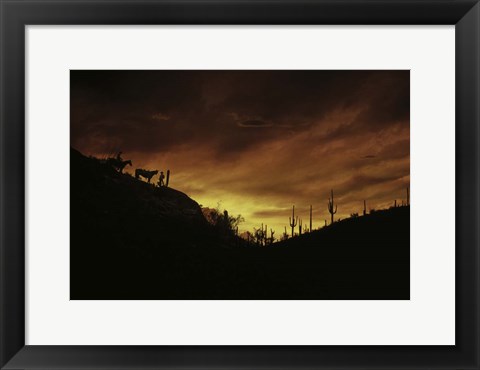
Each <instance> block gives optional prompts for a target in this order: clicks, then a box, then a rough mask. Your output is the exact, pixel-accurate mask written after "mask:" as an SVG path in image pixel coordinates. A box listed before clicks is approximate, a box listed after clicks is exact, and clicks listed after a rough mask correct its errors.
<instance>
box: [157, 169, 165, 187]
mask: <svg viewBox="0 0 480 370" xmlns="http://www.w3.org/2000/svg"><path fill="white" fill-rule="evenodd" d="M164 179H165V175H164V174H163V171H160V177H159V178H158V186H165V183H164V181H163V180H164Z"/></svg>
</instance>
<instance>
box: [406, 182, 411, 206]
mask: <svg viewBox="0 0 480 370" xmlns="http://www.w3.org/2000/svg"><path fill="white" fill-rule="evenodd" d="M409 205H410V188H409V187H408V186H407V206H409Z"/></svg>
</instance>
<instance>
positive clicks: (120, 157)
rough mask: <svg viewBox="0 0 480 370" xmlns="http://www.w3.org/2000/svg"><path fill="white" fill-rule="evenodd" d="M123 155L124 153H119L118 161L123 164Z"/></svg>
mask: <svg viewBox="0 0 480 370" xmlns="http://www.w3.org/2000/svg"><path fill="white" fill-rule="evenodd" d="M122 154H123V153H122V152H118V153H117V161H119V162H123V158H122Z"/></svg>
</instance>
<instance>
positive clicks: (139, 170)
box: [135, 168, 158, 182]
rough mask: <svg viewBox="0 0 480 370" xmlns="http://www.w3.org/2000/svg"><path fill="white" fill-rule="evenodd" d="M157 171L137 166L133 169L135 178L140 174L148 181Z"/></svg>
mask: <svg viewBox="0 0 480 370" xmlns="http://www.w3.org/2000/svg"><path fill="white" fill-rule="evenodd" d="M157 173H158V170H154V171H148V170H144V169H142V168H137V169H136V170H135V178H136V179H138V178H139V177H140V176H142V177H144V178H146V179H147V181H148V182H150V180H151V179H152V177H153V176H155V175H156V174H157Z"/></svg>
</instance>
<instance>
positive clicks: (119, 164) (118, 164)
mask: <svg viewBox="0 0 480 370" xmlns="http://www.w3.org/2000/svg"><path fill="white" fill-rule="evenodd" d="M107 163H108V164H109V165H111V166H112V167H113V168H115V169H116V170H117V171H118V172H120V173H122V172H123V169H124V168H125V167H126V166H127V165H130V166H131V165H132V161H131V160H130V159H128V160H126V161H123V160H121V159H118V158H108V159H107Z"/></svg>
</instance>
